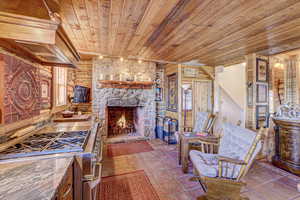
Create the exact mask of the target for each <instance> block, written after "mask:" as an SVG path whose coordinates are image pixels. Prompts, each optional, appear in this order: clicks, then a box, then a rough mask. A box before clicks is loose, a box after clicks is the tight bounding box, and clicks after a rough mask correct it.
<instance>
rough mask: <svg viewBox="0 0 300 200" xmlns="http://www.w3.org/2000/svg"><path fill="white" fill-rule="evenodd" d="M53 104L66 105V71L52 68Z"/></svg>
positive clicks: (60, 68)
mask: <svg viewBox="0 0 300 200" xmlns="http://www.w3.org/2000/svg"><path fill="white" fill-rule="evenodd" d="M54 94H55V95H54V102H55V106H62V105H66V104H67V69H66V68H62V67H54Z"/></svg>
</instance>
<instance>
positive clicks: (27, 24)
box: [0, 11, 59, 44]
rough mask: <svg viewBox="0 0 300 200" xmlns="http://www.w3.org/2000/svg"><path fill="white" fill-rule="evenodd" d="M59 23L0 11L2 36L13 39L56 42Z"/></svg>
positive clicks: (45, 42)
mask: <svg viewBox="0 0 300 200" xmlns="http://www.w3.org/2000/svg"><path fill="white" fill-rule="evenodd" d="M58 25H59V24H58V23H57V22H55V21H51V20H45V19H38V18H33V17H28V16H23V15H17V14H11V13H6V12H1V11H0V26H1V29H0V37H1V38H6V39H13V40H22V41H29V42H38V43H43V44H55V32H56V29H57V28H58Z"/></svg>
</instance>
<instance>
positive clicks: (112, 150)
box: [107, 141, 153, 157]
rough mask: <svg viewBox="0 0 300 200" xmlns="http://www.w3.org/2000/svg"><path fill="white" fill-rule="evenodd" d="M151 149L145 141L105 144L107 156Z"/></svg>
mask: <svg viewBox="0 0 300 200" xmlns="http://www.w3.org/2000/svg"><path fill="white" fill-rule="evenodd" d="M148 151H153V148H152V147H151V146H150V144H149V143H148V142H147V141H136V142H128V143H116V144H108V145H107V156H108V157H114V156H122V155H128V154H134V153H142V152H148Z"/></svg>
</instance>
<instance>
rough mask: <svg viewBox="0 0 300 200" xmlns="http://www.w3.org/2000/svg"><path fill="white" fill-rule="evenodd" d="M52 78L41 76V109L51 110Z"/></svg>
mask: <svg viewBox="0 0 300 200" xmlns="http://www.w3.org/2000/svg"><path fill="white" fill-rule="evenodd" d="M51 82H52V80H51V77H48V76H43V75H41V81H40V84H41V109H50V108H51Z"/></svg>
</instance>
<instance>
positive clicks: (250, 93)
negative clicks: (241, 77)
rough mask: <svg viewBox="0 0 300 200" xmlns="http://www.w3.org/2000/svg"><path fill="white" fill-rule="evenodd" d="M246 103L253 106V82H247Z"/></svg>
mask: <svg viewBox="0 0 300 200" xmlns="http://www.w3.org/2000/svg"><path fill="white" fill-rule="evenodd" d="M247 105H248V106H253V83H252V82H249V83H248V84H247Z"/></svg>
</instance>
